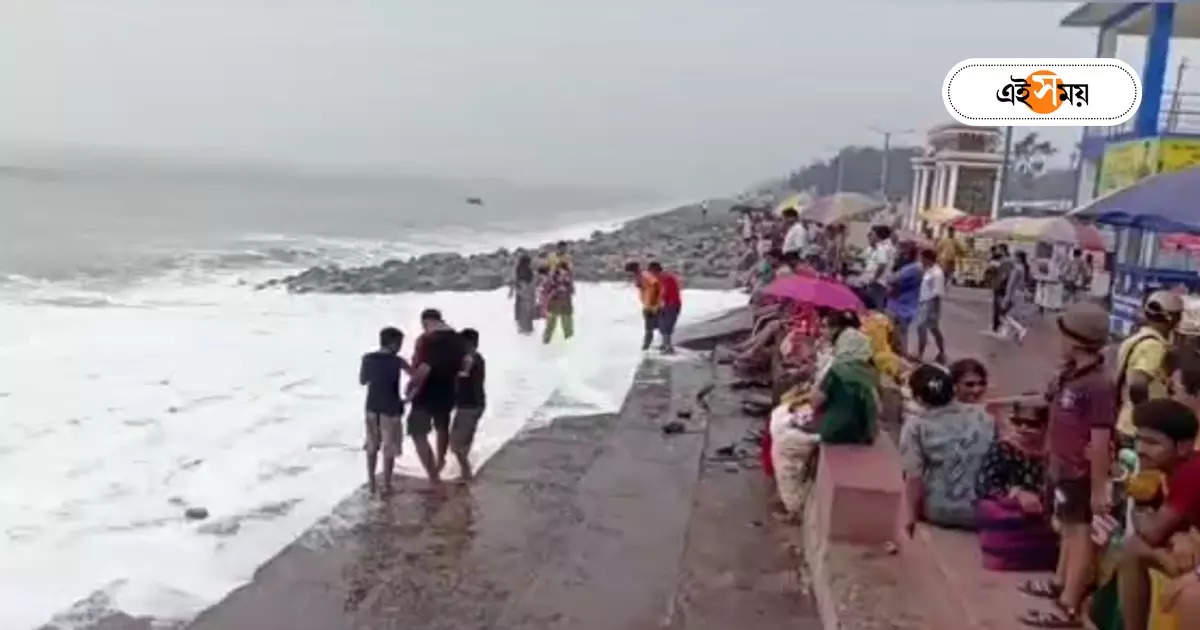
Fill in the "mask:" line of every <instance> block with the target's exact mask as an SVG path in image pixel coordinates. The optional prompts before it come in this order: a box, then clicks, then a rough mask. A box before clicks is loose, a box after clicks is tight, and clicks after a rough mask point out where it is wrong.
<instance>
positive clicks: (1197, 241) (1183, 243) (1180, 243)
mask: <svg viewBox="0 0 1200 630" xmlns="http://www.w3.org/2000/svg"><path fill="white" fill-rule="evenodd" d="M1162 245H1163V247H1171V248H1174V249H1182V250H1185V251H1187V252H1188V253H1191V254H1200V235H1196V234H1186V233H1180V232H1176V233H1174V234H1164V235H1163V237H1162Z"/></svg>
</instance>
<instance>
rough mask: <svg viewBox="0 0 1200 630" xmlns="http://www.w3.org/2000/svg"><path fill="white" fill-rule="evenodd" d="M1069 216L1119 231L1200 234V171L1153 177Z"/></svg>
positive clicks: (1194, 170) (1197, 169) (1087, 205)
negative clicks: (1113, 227) (1119, 228)
mask: <svg viewBox="0 0 1200 630" xmlns="http://www.w3.org/2000/svg"><path fill="white" fill-rule="evenodd" d="M1070 215H1071V216H1073V217H1075V218H1079V219H1090V220H1092V221H1095V222H1096V223H1103V224H1107V225H1113V226H1117V227H1129V228H1137V229H1141V230H1149V231H1152V232H1189V233H1192V234H1200V168H1190V169H1188V170H1186V171H1179V172H1176V173H1160V174H1158V175H1152V176H1150V177H1147V178H1145V179H1143V180H1141V181H1139V182H1137V183H1136V184H1133V185H1132V186H1129V187H1128V188H1122V189H1121V190H1117V191H1114V192H1112V193H1109V194H1107V195H1105V196H1103V197H1100V198H1099V199H1096V200H1094V201H1092V202H1091V203H1088V204H1086V205H1083V206H1080V207H1079V208H1076V209H1075V210H1072V211H1071V213H1070Z"/></svg>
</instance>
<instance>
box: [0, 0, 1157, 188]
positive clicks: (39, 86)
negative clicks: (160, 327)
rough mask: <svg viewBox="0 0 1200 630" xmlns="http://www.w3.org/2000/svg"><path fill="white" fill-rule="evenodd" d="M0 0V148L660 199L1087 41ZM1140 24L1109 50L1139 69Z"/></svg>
mask: <svg viewBox="0 0 1200 630" xmlns="http://www.w3.org/2000/svg"><path fill="white" fill-rule="evenodd" d="M0 2H2V3H5V4H7V6H6V7H5V8H4V14H5V19H4V20H3V21H2V22H0V93H2V94H3V98H4V104H3V107H0V143H8V144H9V146H10V147H12V146H30V145H57V146H62V145H104V146H113V147H128V148H134V149H139V150H152V151H159V150H164V151H172V152H177V151H183V152H188V153H197V154H203V155H206V156H208V157H231V158H250V159H256V160H257V159H266V160H287V161H293V162H304V163H313V164H337V165H357V164H370V165H383V166H387V167H388V168H398V169H401V170H404V171H406V172H414V173H423V174H436V175H451V174H469V175H478V176H497V177H504V178H508V179H512V180H518V181H526V182H554V183H584V184H610V185H622V184H628V185H633V186H639V187H652V188H655V189H658V190H662V191H666V192H716V191H720V190H725V189H728V188H731V187H739V186H741V185H742V184H745V183H748V182H750V181H753V180H756V179H760V178H762V177H766V176H771V175H774V174H778V173H781V172H786V171H787V170H788V169H789V168H791V167H796V166H801V165H803V164H805V163H807V162H808V161H809V160H810V159H812V158H814V157H818V156H820V155H824V154H828V153H830V152H831V151H830V149H831V148H832V147H834V146H837V145H841V144H846V143H859V144H866V143H875V142H878V141H879V138H878V137H877V136H876V135H875V134H872V133H871V132H869V131H867V129H866V127H867V126H868V125H870V124H883V125H887V126H891V127H912V128H918V129H923V128H925V127H928V126H929V125H931V124H936V123H939V122H944V121H946V120H948V118H947V116H946V114H945V111H944V109H943V107H942V103H941V100H940V98H939V95H938V90H939V88H940V85H941V82H942V78H943V76H944V75H945V72H946V71H947V70H948V69H949V68H950V67H951V66H952V65H953V64H954V63H956V62H957V61H960V60H961V59H963V58H966V57H987V56H996V57H1000V56H1047V57H1069V56H1089V55H1091V54H1092V53H1093V52H1094V41H1095V34H1094V33H1092V32H1089V31H1086V30H1075V29H1062V28H1059V27H1058V21H1059V19H1060V18H1061V17H1062V16H1063V15H1065V14H1066V13H1067V12H1068V11H1069V9H1070V8H1071V7H1072V6H1073V4H1072V3H1048V2H1032V3H1030V2H993V3H974V2H899V1H885V0H880V1H848V0H843V1H840V2H825V1H822V2H819V3H818V2H805V1H801V0H770V1H766V2H758V3H755V6H754V7H747V6H743V5H745V4H746V3H743V2H733V1H730V0H720V1H717V0H712V1H707V0H655V1H653V2H646V1H645V0H608V1H606V2H577V1H574V0H568V1H563V0H558V1H552V0H504V1H503V2H497V1H495V0H459V1H457V2H445V1H441V0H407V1H403V2H400V1H398V2H378V1H376V2H349V1H335V0H320V1H318V0H298V1H295V2H284V1H282V0H280V1H270V0H205V1H204V2H199V1H192V2H183V1H180V2H161V1H159V0H105V1H104V2H90V1H86V0H79V1H75V2H67V1H58V0H40V1H38V2H23V1H20V0H0ZM185 5H190V6H186V8H184V7H185ZM1140 41H1141V40H1135V39H1131V40H1130V41H1129V42H1125V43H1123V44H1122V55H1121V56H1122V57H1125V58H1127V59H1128V60H1130V61H1131V62H1136V63H1135V67H1140V47H1141V43H1140ZM1127 52H1128V53H1129V54H1126V53H1127ZM1077 135H1078V134H1077V132H1075V131H1062V130H1059V131H1055V132H1053V137H1054V138H1055V139H1056V140H1059V141H1060V142H1062V143H1064V144H1067V143H1070V142H1072V141H1073V138H1075V137H1076V136H1077ZM917 138H918V136H909V137H908V138H907V140H908V141H910V142H911V141H913V140H916V139H917ZM899 140H900V141H904V140H905V139H903V138H901V139H899Z"/></svg>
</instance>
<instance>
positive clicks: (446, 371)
mask: <svg viewBox="0 0 1200 630" xmlns="http://www.w3.org/2000/svg"><path fill="white" fill-rule="evenodd" d="M421 327H422V328H424V329H425V333H424V334H422V335H421V339H420V340H418V343H417V349H416V352H415V353H414V357H413V363H414V364H415V367H414V368H413V376H412V379H411V380H410V381H409V382H408V388H407V390H408V399H409V400H410V401H412V410H411V411H409V413H408V435H409V437H411V438H412V440H413V446H415V447H416V449H417V457H418V458H420V460H421V465H422V466H423V467H424V468H425V473H426V474H427V475H428V476H429V481H430V483H434V484H436V483H438V482H439V481H441V472H442V467H443V466H445V464H446V451H447V450H448V449H449V446H450V414H451V412H452V411H453V410H454V397H455V385H456V384H457V380H458V373H459V371H460V370H461V369H462V365H463V357H464V356H465V355H466V346H465V344H463V341H462V337H461V336H460V335H459V334H458V332H456V331H455V330H454V329H453V328H451V327H449V326H447V325H446V322H444V321H443V320H442V314H441V312H440V311H438V310H437V309H432V308H430V309H426V310H425V311H423V312H422V313H421ZM430 431H435V432H436V433H437V454H436V457H435V455H434V452H433V450H432V449H431V448H430V446H429V432H430Z"/></svg>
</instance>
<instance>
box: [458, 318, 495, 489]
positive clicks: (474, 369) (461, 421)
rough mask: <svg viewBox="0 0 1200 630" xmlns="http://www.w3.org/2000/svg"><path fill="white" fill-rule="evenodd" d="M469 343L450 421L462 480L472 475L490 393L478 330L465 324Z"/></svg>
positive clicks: (465, 335) (465, 332)
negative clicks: (477, 435)
mask: <svg viewBox="0 0 1200 630" xmlns="http://www.w3.org/2000/svg"><path fill="white" fill-rule="evenodd" d="M460 334H461V335H462V338H463V343H465V344H466V348H465V349H466V356H465V357H464V359H463V365H462V369H461V370H459V372H458V387H457V389H456V391H455V397H454V407H455V409H454V422H453V423H452V424H451V425H450V450H452V451H454V456H455V457H456V458H457V459H458V468H459V470H461V471H462V480H463V481H467V480H469V479H470V478H471V460H470V458H469V457H468V456H469V455H470V454H471V444H472V443H473V442H474V441H475V429H476V428H478V426H479V418H481V417H482V416H483V410H484V408H485V407H486V406H487V395H486V394H485V393H484V390H483V380H484V377H485V375H486V372H487V368H486V366H485V365H484V361H483V355H482V354H479V331H477V330H475V329H474V328H465V329H463V331H462V332H461V333H460Z"/></svg>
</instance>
